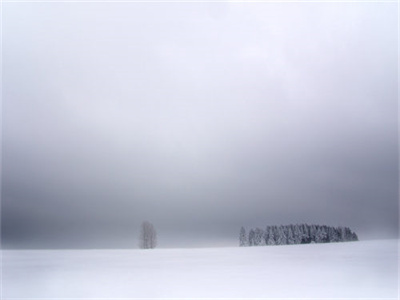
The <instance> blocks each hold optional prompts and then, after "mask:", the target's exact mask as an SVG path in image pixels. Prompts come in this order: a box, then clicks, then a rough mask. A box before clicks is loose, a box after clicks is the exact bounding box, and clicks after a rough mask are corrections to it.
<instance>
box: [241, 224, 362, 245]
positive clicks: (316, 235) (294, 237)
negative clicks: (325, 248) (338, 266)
mask: <svg viewBox="0 0 400 300" xmlns="http://www.w3.org/2000/svg"><path fill="white" fill-rule="evenodd" d="M349 241H358V237H357V234H355V233H354V232H352V231H351V230H350V228H348V227H332V226H326V225H314V224H313V225H308V224H296V225H292V224H291V225H285V226H283V225H281V226H267V227H266V228H265V230H264V229H261V228H255V229H250V231H249V232H248V234H247V233H246V229H245V228H244V227H242V228H241V229H240V234H239V246H241V247H243V246H266V245H267V246H269V245H295V244H310V243H336V242H349Z"/></svg>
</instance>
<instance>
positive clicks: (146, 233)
mask: <svg viewBox="0 0 400 300" xmlns="http://www.w3.org/2000/svg"><path fill="white" fill-rule="evenodd" d="M156 246H157V232H156V230H155V229H154V226H153V224H151V223H150V222H148V221H144V222H143V223H142V226H141V228H140V237H139V247H140V248H141V249H153V248H155V247H156Z"/></svg>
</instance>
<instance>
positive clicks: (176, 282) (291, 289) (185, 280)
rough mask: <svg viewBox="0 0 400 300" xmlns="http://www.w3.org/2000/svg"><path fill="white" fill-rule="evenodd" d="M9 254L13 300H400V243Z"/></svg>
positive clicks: (6, 278) (5, 270)
mask: <svg viewBox="0 0 400 300" xmlns="http://www.w3.org/2000/svg"><path fill="white" fill-rule="evenodd" d="M2 253H3V255H2V263H3V264H2V275H3V278H2V286H3V291H2V295H3V299H10V300H11V299H13V300H17V299H16V298H37V299H43V298H50V299H53V300H56V299H57V298H79V299H84V298H96V297H97V298H102V299H117V298H274V297H275V298H276V297H287V298H304V299H307V298H380V299H383V298H393V299H397V297H398V241H397V240H381V241H360V242H347V243H331V244H307V245H291V246H264V247H237V248H197V249H189V248H188V249H154V250H136V249H134V250H4V251H2Z"/></svg>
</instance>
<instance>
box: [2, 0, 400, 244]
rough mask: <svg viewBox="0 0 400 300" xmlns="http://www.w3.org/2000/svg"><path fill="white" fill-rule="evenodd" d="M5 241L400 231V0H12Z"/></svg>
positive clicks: (5, 86)
mask: <svg viewBox="0 0 400 300" xmlns="http://www.w3.org/2000/svg"><path fill="white" fill-rule="evenodd" d="M2 17H3V20H2V59H3V61H2V65H3V66H2V69H3V73H2V150H1V151H2V167H1V168H2V169H1V173H2V179H1V180H2V182H1V183H2V185H1V206H2V207H1V229H2V247H3V248H4V249H12V248H16V249H29V248H34V249H36V248H37V249H39V248H42V249H45V248H48V249H57V248H60V249H63V248H68V249H72V248H82V249H86V248H114V249H119V248H137V245H138V236H139V229H140V224H141V223H142V222H143V221H145V220H148V221H150V222H151V223H153V224H154V226H155V228H156V230H157V235H158V247H160V248H173V247H213V246H235V245H237V242H238V235H239V229H240V227H241V226H244V227H246V228H254V227H260V228H265V227H266V226H268V225H278V226H279V225H288V224H297V223H298V224H301V223H308V224H319V225H328V226H335V227H337V226H348V227H350V228H351V229H352V230H353V231H355V232H356V233H357V235H358V236H359V238H360V240H367V239H378V238H384V239H389V238H398V233H399V229H398V228H399V203H398V202H399V174H398V173H399V172H398V170H399V169H398V162H399V152H398V3H361V2H360V3H324V2H320V3H228V2H218V3H76V2H75V3H65V2H58V3H47V2H43V3H28V2H24V3H11V2H7V3H2Z"/></svg>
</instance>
